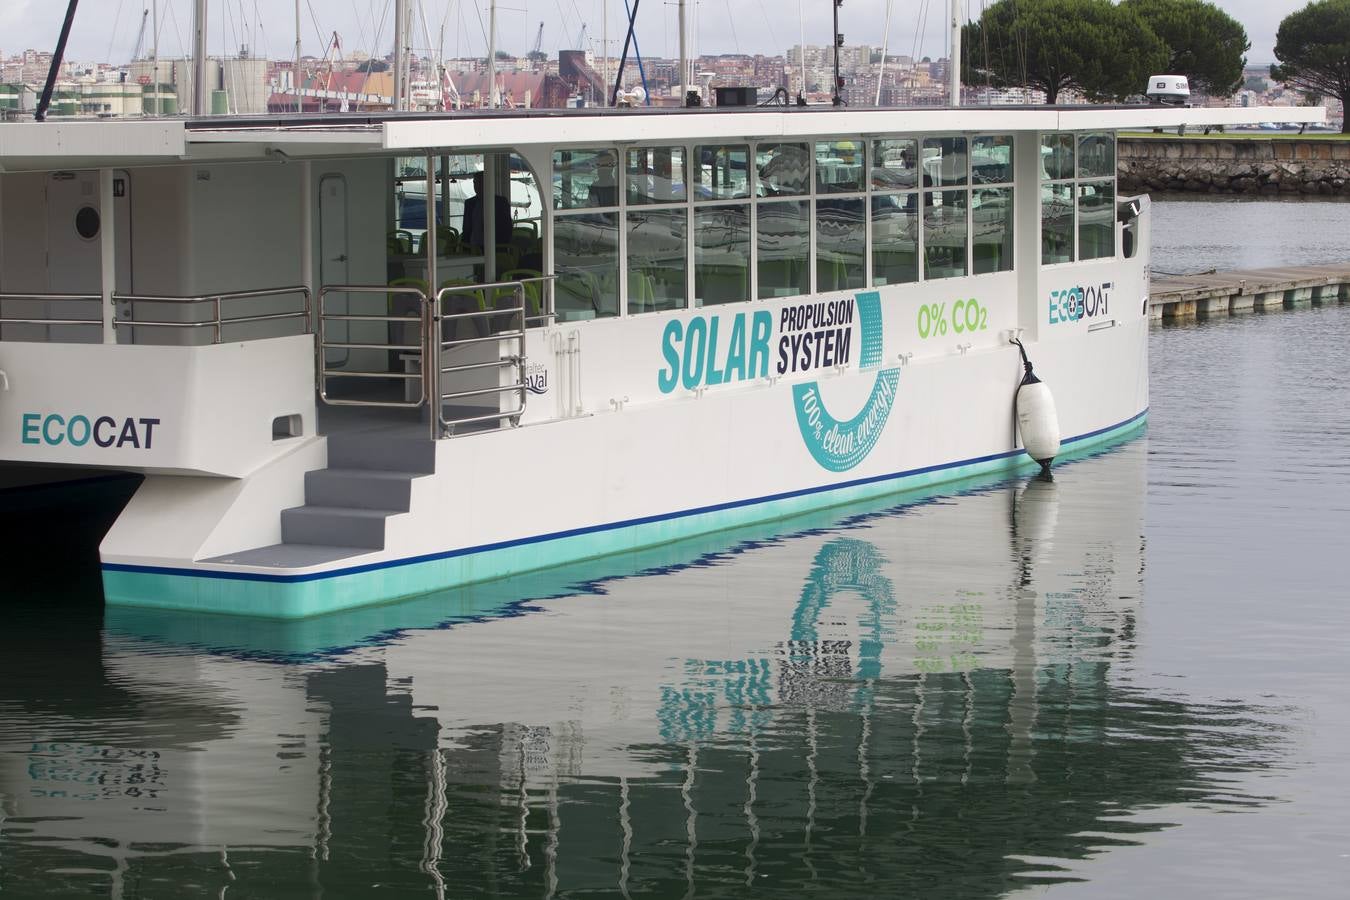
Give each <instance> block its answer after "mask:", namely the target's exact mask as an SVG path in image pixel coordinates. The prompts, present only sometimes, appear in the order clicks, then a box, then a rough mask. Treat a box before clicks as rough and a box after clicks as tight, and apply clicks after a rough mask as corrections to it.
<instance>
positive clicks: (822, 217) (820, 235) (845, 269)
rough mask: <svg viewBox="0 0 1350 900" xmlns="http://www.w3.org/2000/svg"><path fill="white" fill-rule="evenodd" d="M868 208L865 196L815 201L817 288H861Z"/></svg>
mask: <svg viewBox="0 0 1350 900" xmlns="http://www.w3.org/2000/svg"><path fill="white" fill-rule="evenodd" d="M866 210H867V207H866V200H865V199H864V198H862V197H822V198H820V199H819V200H817V201H816V290H818V291H843V290H852V289H855V288H860V287H862V286H863V283H864V281H863V279H864V277H865V273H866V266H867V257H866V248H867V212H866Z"/></svg>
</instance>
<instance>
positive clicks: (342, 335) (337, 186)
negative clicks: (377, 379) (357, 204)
mask: <svg viewBox="0 0 1350 900" xmlns="http://www.w3.org/2000/svg"><path fill="white" fill-rule="evenodd" d="M349 257H350V254H349V253H348V247H347V179H346V177H344V176H342V175H324V176H323V177H322V178H320V179H319V290H320V291H322V290H323V287H324V285H329V284H350V282H349V281H348V280H347V279H348V278H349V277H350V275H349V271H350V266H349V265H348V263H349ZM347 301H348V297H347V295H346V294H334V295H332V296H330V297H328V298H326V306H327V308H326V309H320V310H319V312H320V313H323V312H329V313H338V314H342V313H346V312H347V311H348V305H347ZM315 302H316V303H320V302H325V301H320V299H319V298H318V297H316V298H315ZM350 324H351V323H349V322H335V323H333V325H332V327H331V328H330V329H328V332H327V337H328V338H329V339H330V340H334V341H338V342H341V343H347V342H348V341H349V340H350V337H349V335H350V329H349V326H350ZM347 356H348V353H347V352H346V351H339V350H326V351H324V364H325V365H326V366H328V367H340V366H344V365H346V364H347Z"/></svg>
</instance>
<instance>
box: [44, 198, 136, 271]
mask: <svg viewBox="0 0 1350 900" xmlns="http://www.w3.org/2000/svg"><path fill="white" fill-rule="evenodd" d="M99 206H100V204H99V196H98V172H53V173H52V174H51V175H50V176H49V177H48V179H47V290H49V291H51V292H52V293H54V294H97V293H99V292H100V291H101V290H102V289H103V283H102V268H101V265H102V264H101V260H102V255H101V249H100V246H99V236H100V235H101V234H102V232H103V210H101V209H100V208H99ZM113 215H114V221H113V228H114V231H113V236H114V244H115V248H116V250H115V252H116V261H115V265H116V272H117V283H116V290H117V291H119V292H121V293H127V294H129V293H131V177H130V176H129V175H128V174H127V173H126V172H123V171H117V172H114V173H113Z"/></svg>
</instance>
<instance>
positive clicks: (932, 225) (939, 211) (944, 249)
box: [923, 142, 969, 278]
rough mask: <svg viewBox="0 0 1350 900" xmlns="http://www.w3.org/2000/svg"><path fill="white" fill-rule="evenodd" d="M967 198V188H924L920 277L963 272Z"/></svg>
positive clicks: (937, 276) (952, 275)
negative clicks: (921, 270)
mask: <svg viewBox="0 0 1350 900" xmlns="http://www.w3.org/2000/svg"><path fill="white" fill-rule="evenodd" d="M925 143H926V142H925ZM968 197H969V192H968V191H928V192H927V193H926V194H925V195H924V210H923V241H924V264H923V274H924V278H957V277H959V276H962V275H965V274H966V228H967V225H966V203H967V198H968Z"/></svg>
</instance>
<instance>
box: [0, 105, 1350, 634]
mask: <svg viewBox="0 0 1350 900" xmlns="http://www.w3.org/2000/svg"><path fill="white" fill-rule="evenodd" d="M1323 116H1324V112H1323V111H1322V110H1321V109H1311V108H1309V109H1296V108H1286V109H1278V110H1275V109H1261V110H1255V109H1189V108H1163V107H1037V108H1008V107H1000V108H984V109H979V108H966V109H926V110H891V109H866V110H863V109H854V110H848V109H822V108H809V107H808V108H786V107H778V108H763V109H734V110H726V109H721V110H651V111H646V110H623V111H618V110H594V109H587V110H566V111H549V112H538V111H535V112H528V111H517V110H512V111H474V112H463V113H452V114H435V115H406V114H402V115H401V114H391V115H388V116H382V117H365V116H362V117H358V116H344V115H339V116H325V117H321V118H291V119H266V120H241V119H229V118H192V119H176V120H145V121H128V122H113V121H100V122H61V123H23V124H7V125H4V126H0V459H2V460H5V461H6V462H5V465H6V466H11V467H14V466H27V467H31V466H42V467H54V466H59V467H68V468H69V470H70V471H71V473H72V475H73V474H75V473H85V472H87V471H88V470H90V469H97V470H115V471H122V472H134V473H140V474H142V475H143V476H144V480H143V482H142V483H141V484H140V486H139V487H138V488H137V490H136V492H135V494H134V496H133V497H132V498H131V500H130V502H129V503H128V504H127V505H126V507H125V509H123V511H122V512H121V514H120V516H119V517H118V518H117V520H116V522H115V524H114V525H113V526H112V528H111V530H110V531H109V532H108V533H107V535H106V537H104V538H103V541H102V544H101V547H100V555H101V561H102V571H103V585H104V592H105V597H106V602H107V603H108V604H112V605H126V606H146V607H158V608H166V609H176V610H189V611H200V612H213V613H235V614H246V615H253V616H265V617H275V618H300V617H306V616H312V615H316V614H321V613H325V612H330V611H335V610H341V609H348V608H352V607H356V606H360V605H364V604H373V603H379V602H383V601H388V600H391V599H394V598H399V597H406V596H410V595H415V594H419V593H423V592H426V591H430V590H435V589H442V588H447V587H454V586H457V585H464V584H468V583H472V582H479V581H484V580H489V579H495V578H500V577H503V576H507V575H512V574H515V573H521V572H525V571H530V570H535V569H541V568H546V567H550V566H555V565H558V564H561V563H565V562H568V561H575V560H579V559H588V558H592V557H599V556H603V555H607V554H612V553H616V552H623V551H630V550H635V549H639V548H644V547H651V546H654V545H660V544H663V543H665V542H669V541H672V540H675V539H678V538H682V537H687V536H690V535H696V534H703V533H710V532H714V531H719V530H722V529H727V528H731V527H735V526H739V525H744V524H748V523H756V522H766V521H773V520H777V519H780V518H782V517H786V516H791V515H793V514H796V513H800V512H804V511H808V510H813V509H818V508H822V507H829V506H833V505H839V504H844V503H851V502H854V501H859V500H864V499H867V498H870V497H876V496H881V495H888V494H892V493H895V492H899V491H905V490H910V489H918V488H925V489H931V488H933V487H934V486H938V485H941V484H943V483H945V482H949V481H952V480H954V479H957V478H960V477H964V476H970V475H975V474H981V473H1003V472H1009V473H1010V472H1013V471H1014V470H1018V469H1021V468H1023V467H1027V466H1032V467H1034V466H1035V465H1037V464H1038V462H1040V463H1048V461H1049V459H1048V457H1053V456H1054V455H1055V454H1056V453H1061V454H1062V453H1066V452H1077V451H1081V450H1084V449H1087V448H1090V447H1091V446H1093V445H1095V444H1098V443H1100V442H1104V441H1108V440H1111V439H1113V438H1116V437H1119V436H1121V435H1123V434H1126V433H1128V432H1129V431H1131V430H1132V429H1138V428H1141V427H1142V425H1143V423H1144V420H1145V417H1146V414H1147V411H1148V368H1147V338H1148V315H1147V303H1148V266H1149V213H1148V204H1147V199H1146V198H1123V197H1119V196H1118V192H1117V190H1116V181H1115V172H1116V166H1115V133H1116V131H1117V130H1119V129H1136V128H1148V127H1155V126H1157V127H1179V126H1184V125H1191V126H1219V125H1236V124H1244V123H1256V122H1260V121H1267V120H1270V119H1271V118H1272V117H1276V118H1279V120H1280V121H1284V122H1291V123H1294V122H1297V123H1307V122H1320V121H1321V120H1322V118H1323ZM474 173H481V181H479V182H476V183H477V184H481V185H483V187H482V188H481V191H482V195H481V196H479V194H478V193H477V192H478V191H479V190H480V188H478V187H476V186H475V181H474V179H473V174H474ZM413 181H418V182H420V185H419V188H418V190H416V191H413V190H411V189H410V188H409V185H410V183H411V182H413ZM413 198H416V199H420V201H421V204H420V209H421V213H420V216H421V218H420V220H418V219H417V215H416V212H415V211H414V212H412V213H410V212H409V200H411V199H413ZM428 198H435V202H428ZM530 198H538V199H537V201H533V202H532V201H531V200H530ZM461 201H462V202H461ZM414 205H415V204H414ZM503 220H509V221H503ZM1014 342H1016V343H1014ZM1031 364H1034V367H1035V374H1036V376H1039V378H1040V379H1042V381H1041V385H1042V388H1044V387H1045V386H1048V388H1049V390H1048V391H1044V392H1043V393H1038V394H1036V395H1035V396H1036V397H1037V398H1039V399H1038V402H1037V403H1034V404H1025V405H1026V406H1028V407H1033V408H1031V409H1022V408H1020V407H1021V406H1023V404H1020V403H1019V401H1018V397H1019V392H1022V393H1023V394H1024V395H1025V390H1026V389H1025V387H1024V385H1025V384H1033V383H1035V380H1036V379H1035V377H1034V376H1029V371H1030V365H1031ZM1050 395H1052V396H1053V402H1052V404H1051V403H1050V402H1049V400H1048V397H1049V396H1050ZM1015 409H1016V410H1017V414H1016V415H1015ZM1033 431H1034V432H1035V433H1036V440H1037V443H1038V445H1039V446H1042V447H1048V449H1035V448H1033V452H1032V453H1030V454H1028V453H1027V452H1026V448H1025V445H1026V444H1028V443H1031V438H1032V434H1031V432H1033ZM1060 448H1062V449H1060ZM1033 456H1034V457H1036V458H1035V459H1033V458H1032V457H1033Z"/></svg>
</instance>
